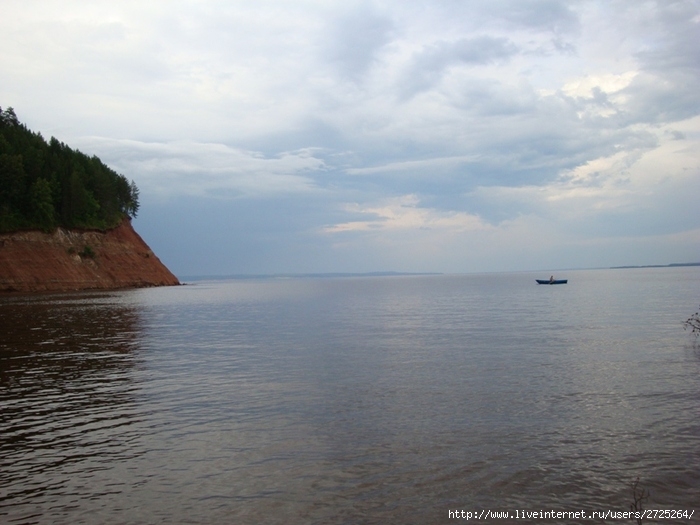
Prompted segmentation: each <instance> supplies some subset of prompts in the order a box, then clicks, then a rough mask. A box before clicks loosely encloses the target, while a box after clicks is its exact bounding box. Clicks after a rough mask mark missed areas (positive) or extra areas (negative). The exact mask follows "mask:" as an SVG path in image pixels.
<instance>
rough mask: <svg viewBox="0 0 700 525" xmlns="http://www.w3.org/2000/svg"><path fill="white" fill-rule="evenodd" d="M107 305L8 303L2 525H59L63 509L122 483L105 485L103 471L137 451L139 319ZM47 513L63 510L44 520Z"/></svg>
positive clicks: (1, 381)
mask: <svg viewBox="0 0 700 525" xmlns="http://www.w3.org/2000/svg"><path fill="white" fill-rule="evenodd" d="M103 299H104V296H100V295H85V296H79V295H66V296H59V295H54V296H43V297H29V298H26V297H25V298H22V297H15V298H6V299H4V300H3V303H2V306H1V308H0V333H2V337H1V338H0V517H1V516H3V515H5V516H6V517H8V520H7V521H5V520H2V519H0V521H3V522H14V521H17V522H33V521H34V520H36V521H43V522H50V521H53V520H54V519H56V518H58V519H59V521H60V517H61V507H64V509H66V510H67V509H68V508H71V507H73V508H80V506H81V505H80V503H79V502H80V501H81V500H84V499H95V498H98V497H99V494H100V492H102V493H104V492H109V491H117V492H118V491H119V490H120V489H119V479H118V478H116V479H115V478H114V477H112V476H109V479H110V486H105V485H103V483H102V482H103V481H104V479H105V478H104V477H103V476H102V475H101V473H102V472H104V471H111V470H113V468H114V465H115V464H117V463H119V462H121V461H128V460H129V459H130V458H133V457H134V456H135V455H138V454H140V453H141V451H140V450H139V449H138V447H134V446H133V444H134V442H135V441H137V440H138V434H137V433H136V432H135V430H134V428H133V424H134V421H136V420H138V419H139V418H140V417H141V416H142V415H141V414H139V413H138V412H137V409H136V406H135V404H134V390H135V389H136V388H137V385H134V381H133V374H132V370H133V367H134V366H136V361H137V360H138V352H137V350H138V341H139V330H140V328H139V323H140V321H139V318H138V314H137V312H136V310H135V309H134V308H133V307H130V306H117V305H109V306H108V307H105V306H104V305H100V304H99V303H100V301H101V300H103ZM124 481H126V480H124ZM50 508H58V513H56V512H54V513H50V514H49V516H43V518H42V515H43V514H44V513H45V512H46V511H47V510H48V509H50ZM54 522H55V521H54Z"/></svg>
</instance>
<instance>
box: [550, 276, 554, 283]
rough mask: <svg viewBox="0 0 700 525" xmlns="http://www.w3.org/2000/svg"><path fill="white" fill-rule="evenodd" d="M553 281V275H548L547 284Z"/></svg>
mask: <svg viewBox="0 0 700 525" xmlns="http://www.w3.org/2000/svg"><path fill="white" fill-rule="evenodd" d="M553 282H554V276H553V275H550V276H549V284H552V283H553Z"/></svg>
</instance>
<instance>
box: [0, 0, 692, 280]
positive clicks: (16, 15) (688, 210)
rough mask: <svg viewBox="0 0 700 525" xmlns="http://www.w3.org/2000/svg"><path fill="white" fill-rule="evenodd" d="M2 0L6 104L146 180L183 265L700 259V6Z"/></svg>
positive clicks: (157, 236) (449, 266) (513, 265)
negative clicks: (202, 255) (204, 244)
mask: <svg viewBox="0 0 700 525" xmlns="http://www.w3.org/2000/svg"><path fill="white" fill-rule="evenodd" d="M4 5H5V8H4V11H5V15H4V16H3V17H2V19H1V20H0V42H1V43H2V47H3V49H4V50H5V52H4V53H3V54H2V56H0V104H2V105H3V107H7V106H13V107H14V108H15V110H16V111H17V113H18V115H19V117H20V119H21V120H23V121H24V122H26V123H27V124H28V125H29V126H30V127H31V128H32V129H35V130H40V131H41V132H42V133H43V134H44V135H45V136H50V135H55V136H56V137H57V138H59V139H60V140H63V141H65V142H67V143H68V144H70V145H72V146H75V147H79V148H80V149H81V150H84V151H86V152H88V153H91V154H96V155H98V156H100V157H101V158H102V159H103V160H104V161H105V162H107V163H108V164H110V165H111V166H112V167H114V168H115V169H117V170H118V171H120V172H121V173H123V174H125V175H126V176H127V177H129V178H133V179H134V180H135V181H136V183H137V184H138V185H139V187H140V188H141V190H142V199H143V201H144V206H143V207H142V210H143V211H142V215H141V218H140V219H139V221H138V224H137V226H138V228H139V229H140V230H141V231H142V232H144V236H145V237H146V238H147V240H148V241H149V242H151V244H153V245H154V248H155V249H156V251H159V250H160V251H162V252H164V253H167V254H168V255H167V257H164V259H165V260H166V262H169V263H170V264H171V265H172V266H173V268H174V269H175V270H176V271H179V272H180V273H189V274H195V273H245V272H252V273H259V272H260V271H271V272H281V271H301V272H306V271H363V270H368V271H369V270H383V269H400V270H431V271H484V270H492V269H494V270H513V269H527V268H552V267H562V266H568V267H579V266H606V265H616V264H645V263H667V262H676V261H679V260H689V259H697V253H698V251H697V248H698V246H699V245H700V214H697V212H696V211H695V208H696V207H697V206H696V205H695V203H694V202H693V201H694V199H693V197H694V196H697V195H698V192H699V191H700V182H699V181H700V163H699V160H700V159H699V158H698V153H697V152H698V151H700V149H699V148H698V146H699V145H700V144H699V141H700V133H699V131H700V90H698V89H697V86H698V85H699V81H700V78H699V77H700V4H698V2H697V1H695V0H686V1H683V0H680V1H676V2H665V1H657V2H653V1H652V2H645V3H642V4H640V3H638V2H625V1H614V2H597V1H583V2H570V1H564V0H497V1H494V2H488V3H487V2H481V1H476V0H473V1H468V0H467V1H463V2H448V1H438V2H413V1H409V2H405V1H402V2H398V1H383V2H379V1H377V2H368V1H349V2H344V3H342V5H341V4H338V5H333V4H329V3H327V2H320V1H312V0H309V1H303V0H302V1H299V2H293V3H291V2H280V1H273V0H270V1H263V2H255V3H251V2H223V1H221V2H216V1H208V2H185V1H175V2H170V1H168V2H164V1H152V2H148V3H143V2H131V1H125V2H118V3H114V2H111V3H108V2H103V1H95V2H90V3H89V4H85V3H84V2H77V1H76V2H70V1H68V2H66V1H61V2H58V1H39V0H36V1H35V0H23V1H22V2H19V1H15V0H9V1H8V2H6V3H5V4H4ZM183 206H184V207H185V209H188V210H189V213H190V214H191V215H190V217H189V221H188V222H187V223H186V224H181V225H180V226H179V227H180V228H182V229H183V230H182V235H183V236H184V238H185V239H184V241H182V242H180V243H179V244H178V246H175V245H171V244H168V243H169V242H170V241H168V239H169V238H170V237H169V235H168V234H167V233H166V231H165V230H166V229H167V228H168V224H167V221H166V220H161V219H160V218H156V217H155V216H156V215H157V216H158V217H171V218H172V217H174V216H175V215H178V216H181V215H182V211H181V208H182V207H183ZM149 209H150V210H152V211H151V212H149V211H148V210H149ZM206 209H209V210H212V209H215V210H217V216H215V217H210V218H209V219H207V220H204V219H202V218H201V217H205V216H207V217H209V214H207V213H204V212H203V211H202V210H206ZM156 212H157V213H156ZM172 220H173V221H174V222H171V227H172V224H174V223H175V222H177V221H175V219H172ZM233 223H235V224H233ZM241 224H245V225H247V227H246V228H241ZM188 225H189V226H188ZM222 226H223V228H224V230H226V231H227V232H229V233H230V235H229V234H226V235H224V234H223V233H222V234H219V235H218V236H217V234H211V235H206V236H203V235H201V233H197V232H201V231H203V230H211V231H214V232H216V231H221V228H222ZM231 232H237V233H235V235H234V234H233V233H231ZM543 235H545V236H546V237H543ZM188 236H190V237H188ZM202 238H206V239H208V241H210V242H212V243H217V242H218V243H219V244H222V245H223V244H225V245H227V246H231V249H230V250H228V251H227V250H224V249H222V250H221V251H220V253H219V254H218V257H217V260H216V261H204V260H199V259H194V258H193V257H192V254H191V250H188V249H187V248H186V246H187V245H188V243H190V244H191V245H192V246H194V245H197V244H198V243H200V242H201V239H202ZM237 245H238V246H247V247H248V253H246V255H245V256H242V255H241V254H240V250H236V249H234V248H233V247H235V246H237ZM305 254H306V255H305ZM168 259H169V260H168Z"/></svg>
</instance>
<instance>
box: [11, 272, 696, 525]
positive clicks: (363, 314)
mask: <svg viewBox="0 0 700 525" xmlns="http://www.w3.org/2000/svg"><path fill="white" fill-rule="evenodd" d="M535 277H540V276H539V275H534V274H527V273H520V274H489V275H465V276H415V277H381V278H379V277H372V278H345V279H288V280H251V281H222V282H200V283H194V284H192V285H189V286H183V287H175V288H158V289H145V290H134V291H121V292H111V293H104V292H102V293H88V294H58V295H44V296H29V297H27V296H22V297H17V296H15V297H2V298H0V522H1V523H8V524H10V523H41V524H44V523H46V524H48V523H51V524H61V523H66V524H68V523H70V524H77V523H86V524H102V523H120V524H122V523H124V524H126V523H193V524H195V523H196V524H214V523H216V524H220V523H236V524H247V523H250V524H257V523H286V524H297V523H298V524H341V523H343V524H354V523H363V524H364V523H401V524H410V523H416V524H418V523H420V524H432V523H449V522H453V519H450V518H449V514H448V511H449V510H450V509H452V510H457V509H459V510H465V511H480V510H481V509H492V510H507V511H511V512H513V513H514V512H515V510H516V509H517V510H520V511H522V510H541V509H545V510H552V509H553V510H560V511H574V510H581V509H583V510H586V511H587V512H592V511H600V510H602V511H604V510H607V509H611V510H614V511H626V510H629V506H630V504H631V502H632V493H631V489H630V483H631V482H632V481H633V480H634V479H635V478H637V477H639V478H640V483H641V485H643V486H644V487H645V488H646V489H648V490H649V491H650V492H651V499H650V500H649V502H648V503H647V505H646V506H647V507H649V508H655V509H687V510H688V511H691V510H695V514H694V517H693V519H692V520H691V522H694V523H697V522H700V520H699V518H700V505H699V504H698V503H699V501H700V499H699V498H698V494H699V493H700V491H699V490H698V489H700V418H699V417H698V416H699V415H700V414H699V409H698V407H700V350H698V349H697V348H695V347H694V346H693V344H692V338H691V337H690V335H689V334H688V333H687V332H684V331H683V329H682V321H684V320H685V319H687V318H688V317H689V316H690V315H691V314H692V313H693V312H695V311H697V307H698V303H699V302H700V294H699V293H698V292H700V269H698V268H672V269H635V270H609V271H608V270H595V271H575V272H568V273H567V274H566V275H562V277H568V278H569V284H567V285H563V286H537V285H536V284H535V282H534V279H535ZM545 277H547V276H545ZM485 521H490V522H492V521H493V520H485ZM546 521H547V520H544V521H542V520H532V521H527V520H520V521H519V523H528V522H531V523H543V522H546ZM565 521H566V522H568V523H575V522H576V520H574V519H571V520H565ZM511 522H515V521H511ZM549 522H556V520H554V521H552V520H549ZM582 522H585V523H596V522H597V523H602V522H603V521H602V520H597V521H596V520H589V521H582ZM619 522H621V523H630V522H631V521H630V520H627V521H625V520H621V521H619ZM687 522H688V520H663V523H687Z"/></svg>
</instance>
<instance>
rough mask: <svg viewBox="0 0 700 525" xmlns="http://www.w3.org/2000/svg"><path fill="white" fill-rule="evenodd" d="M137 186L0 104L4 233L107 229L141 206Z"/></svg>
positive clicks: (0, 226) (0, 198) (0, 188)
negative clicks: (46, 136) (45, 135)
mask: <svg viewBox="0 0 700 525" xmlns="http://www.w3.org/2000/svg"><path fill="white" fill-rule="evenodd" d="M138 197H139V191H138V188H137V187H136V185H135V184H134V183H133V181H132V182H129V180H127V179H126V177H124V176H123V175H120V174H118V173H117V172H115V171H114V170H112V169H111V168H109V167H108V166H106V165H105V164H103V163H102V161H101V160H100V159H98V158H97V157H95V156H93V157H89V156H87V155H85V154H84V153H81V152H80V151H77V150H75V151H74V150H72V149H71V148H69V147H68V146H66V145H65V144H63V143H62V142H59V141H58V140H56V139H55V138H53V137H51V140H50V141H49V142H48V143H47V142H46V140H44V138H43V137H42V136H41V133H34V132H32V131H30V130H29V129H27V127H26V126H25V125H24V124H21V123H20V122H19V120H18V119H17V116H16V115H15V112H14V110H13V109H12V108H8V109H6V110H4V111H3V110H2V108H0V232H11V231H17V230H26V229H41V230H44V231H51V230H53V229H55V228H56V227H58V226H61V227H64V228H81V229H99V230H106V229H109V228H112V227H114V226H117V225H118V224H119V223H120V222H121V221H122V220H123V219H124V217H125V216H129V217H135V216H136V213H137V212H138V209H139V201H138Z"/></svg>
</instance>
